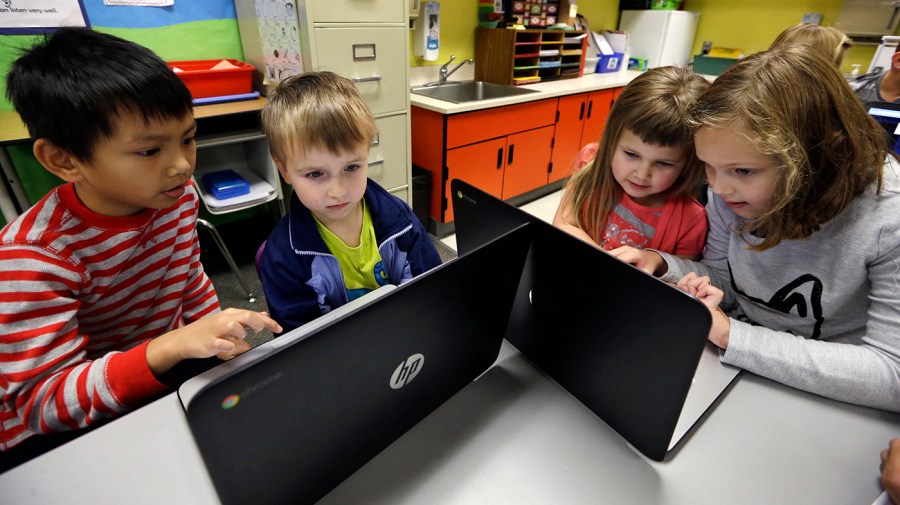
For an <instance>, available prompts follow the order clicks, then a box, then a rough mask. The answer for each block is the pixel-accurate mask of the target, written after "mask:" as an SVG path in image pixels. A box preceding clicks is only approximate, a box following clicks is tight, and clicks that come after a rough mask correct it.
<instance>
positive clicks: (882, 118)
mask: <svg viewBox="0 0 900 505" xmlns="http://www.w3.org/2000/svg"><path fill="white" fill-rule="evenodd" d="M866 108H867V110H868V112H869V115H870V116H872V117H873V118H874V119H875V121H878V123H879V124H880V125H881V126H882V127H883V128H884V129H885V131H886V132H887V137H888V142H889V143H890V145H891V148H892V149H893V151H894V152H895V153H897V154H900V103H892V102H869V103H868V104H867V105H866Z"/></svg>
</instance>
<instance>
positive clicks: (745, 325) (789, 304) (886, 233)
mask: <svg viewBox="0 0 900 505" xmlns="http://www.w3.org/2000/svg"><path fill="white" fill-rule="evenodd" d="M709 196H710V198H709V203H708V204H707V207H706V210H707V214H708V218H709V234H708V235H707V244H706V250H705V252H704V256H703V260H702V262H699V263H698V262H692V261H686V260H682V259H680V258H677V257H674V256H672V255H669V254H665V253H661V254H662V255H663V258H664V259H665V260H666V261H667V263H668V266H669V270H668V272H667V273H666V274H665V275H664V276H663V279H664V280H668V281H677V280H678V279H680V278H681V277H682V276H684V275H685V274H687V273H688V272H691V271H695V272H697V273H699V274H701V275H709V276H710V277H711V278H712V282H713V285H715V286H717V287H719V288H721V289H722V290H723V291H724V292H725V298H724V300H723V301H722V304H721V307H722V309H723V310H725V311H726V312H727V313H728V314H729V315H730V316H731V333H730V334H729V341H728V349H727V350H726V352H725V353H724V355H723V356H722V361H723V362H725V363H729V364H732V365H735V366H738V367H740V368H743V369H746V370H749V371H750V372H753V373H756V374H758V375H762V376H764V377H768V378H770V379H773V380H776V381H778V382H781V383H784V384H787V385H789V386H793V387H796V388H798V389H802V390H805V391H809V392H812V393H816V394H818V395H822V396H825V397H828V398H834V399H836V400H841V401H845V402H849V403H855V404H859V405H865V406H869V407H875V408H879V409H884V410H889V411H894V412H900V165H898V163H896V161H895V160H893V158H891V159H889V161H888V162H887V163H886V164H885V167H884V183H883V186H882V190H881V193H880V194H877V195H876V192H875V187H874V186H873V187H871V188H869V190H867V191H866V192H865V193H864V194H862V195H860V196H859V197H858V198H856V200H855V201H854V202H853V203H852V204H851V205H850V206H849V207H848V208H847V209H845V210H844V211H843V212H841V213H840V214H839V215H838V216H837V217H836V218H834V219H833V220H831V221H830V222H828V223H826V224H825V225H824V226H822V228H821V230H819V231H818V232H817V233H815V234H814V235H813V236H812V237H810V238H809V239H807V240H786V241H783V242H781V243H780V244H778V245H777V246H775V247H773V248H771V249H768V250H766V251H763V252H752V251H750V250H748V248H747V243H746V242H745V241H744V239H742V238H741V237H740V236H739V235H738V234H736V233H732V231H731V230H732V229H734V228H735V226H736V225H737V224H739V223H740V219H741V218H740V217H739V216H737V215H735V214H734V212H732V211H731V209H730V208H728V207H727V206H726V205H725V204H724V203H723V201H722V199H721V198H719V197H717V196H715V195H713V194H710V195H709ZM748 239H749V240H750V241H751V243H752V242H753V241H754V240H758V239H757V238H756V237H748Z"/></svg>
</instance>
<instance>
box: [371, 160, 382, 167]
mask: <svg viewBox="0 0 900 505" xmlns="http://www.w3.org/2000/svg"><path fill="white" fill-rule="evenodd" d="M375 165H384V160H375V161H370V162H369V166H370V167H374V166H375Z"/></svg>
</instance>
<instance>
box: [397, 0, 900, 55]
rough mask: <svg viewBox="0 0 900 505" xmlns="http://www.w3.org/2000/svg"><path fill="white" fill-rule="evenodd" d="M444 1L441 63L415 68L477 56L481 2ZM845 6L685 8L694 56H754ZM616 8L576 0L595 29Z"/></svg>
mask: <svg viewBox="0 0 900 505" xmlns="http://www.w3.org/2000/svg"><path fill="white" fill-rule="evenodd" d="M440 3H441V44H440V56H439V57H438V61H434V62H431V61H424V60H422V59H420V58H417V57H415V56H412V55H411V60H410V64H411V65H412V66H423V65H442V64H443V63H445V62H446V61H447V60H448V59H449V58H450V55H451V54H453V55H456V58H457V61H460V60H463V59H466V58H474V57H475V27H476V26H477V25H478V19H477V18H478V12H477V5H478V0H440ZM843 4H844V1H843V0H755V1H752V2H750V1H747V0H685V3H684V7H685V8H686V9H688V10H692V11H698V12H700V24H699V25H698V27H697V36H696V38H695V39H694V51H693V53H694V54H698V53H699V52H700V48H701V46H702V44H703V41H704V40H711V41H712V42H713V44H714V45H716V46H719V47H738V48H741V49H743V50H744V54H751V53H754V52H757V51H762V50H764V49H766V48H767V47H769V44H770V43H771V42H772V40H774V39H775V37H776V36H777V35H778V34H779V33H780V32H781V31H782V30H784V29H785V28H787V27H788V26H791V25H793V24H796V23H799V22H800V21H801V19H802V18H803V14H805V13H807V12H818V13H821V14H822V24H823V25H828V26H830V25H833V24H834V21H835V19H836V18H837V15H838V12H840V10H841V6H843ZM618 9H619V1H618V0H579V1H578V12H579V13H580V14H581V15H583V16H584V17H585V18H586V19H587V20H588V23H589V24H590V27H591V29H593V30H596V31H600V30H604V29H612V28H615V27H616V26H617V24H618V17H619V10H618ZM898 31H900V30H898ZM410 47H412V46H410ZM874 54H875V46H861V45H857V46H854V47H853V48H852V49H851V50H850V51H849V52H848V53H847V55H846V56H845V58H844V64H843V67H842V70H843V71H845V72H849V71H850V68H851V67H850V65H851V64H853V63H859V64H860V65H861V68H862V71H863V72H865V71H866V69H867V68H868V66H869V62H871V60H872V56H873V55H874Z"/></svg>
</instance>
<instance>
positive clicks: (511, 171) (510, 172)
mask: <svg viewBox="0 0 900 505" xmlns="http://www.w3.org/2000/svg"><path fill="white" fill-rule="evenodd" d="M552 143H553V127H552V126H545V127H543V128H537V129H535V130H529V131H527V132H522V133H516V134H514V135H510V136H509V137H507V140H506V150H507V153H506V170H505V171H504V173H503V199H504V200H506V199H508V198H512V197H514V196H518V195H521V194H522V193H525V192H528V191H531V190H532V189H537V188H539V187H541V186H544V185H546V184H547V176H548V175H549V173H548V172H549V167H550V149H551V144H552Z"/></svg>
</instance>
